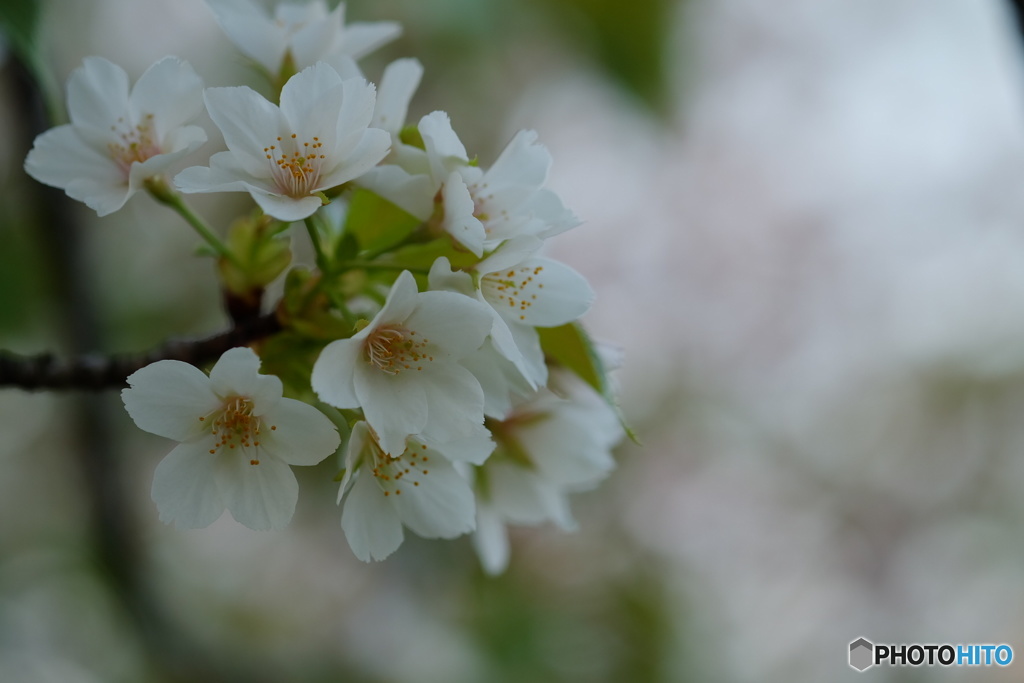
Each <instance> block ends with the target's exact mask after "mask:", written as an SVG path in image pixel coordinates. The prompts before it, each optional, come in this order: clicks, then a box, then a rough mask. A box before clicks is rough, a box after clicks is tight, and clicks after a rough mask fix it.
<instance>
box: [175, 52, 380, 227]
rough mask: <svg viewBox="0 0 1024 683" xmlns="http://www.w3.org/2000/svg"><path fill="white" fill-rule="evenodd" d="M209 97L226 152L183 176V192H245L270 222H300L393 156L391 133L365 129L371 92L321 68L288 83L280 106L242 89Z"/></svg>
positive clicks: (180, 177) (211, 92) (358, 82)
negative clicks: (327, 196) (331, 192)
mask: <svg viewBox="0 0 1024 683" xmlns="http://www.w3.org/2000/svg"><path fill="white" fill-rule="evenodd" d="M204 96H205V100H206V108H207V110H208V111H209V112H210V116H211V117H212V118H213V122H214V123H216V124H217V127H218V128H220V130H221V132H222V133H223V134H224V142H225V143H226V144H227V146H228V151H226V152H220V153H218V154H214V155H213V157H212V158H211V159H210V166H209V168H206V167H203V166H193V167H192V168H187V169H185V170H184V171H182V172H181V173H179V174H178V175H177V176H176V177H175V179H174V182H175V184H176V185H177V186H178V188H179V189H180V190H181V191H182V192H248V193H249V194H250V195H252V198H253V199H254V200H255V201H256V203H257V204H259V205H260V208H262V209H263V211H264V212H265V213H267V214H268V215H270V216H273V217H274V218H277V219H279V220H282V221H297V220H302V219H303V218H306V217H307V216H310V215H312V214H313V213H314V212H315V211H316V210H317V209H318V208H320V206H322V204H323V200H322V198H321V196H320V195H319V193H321V192H323V191H324V190H328V189H330V188H332V187H336V186H338V185H341V184H342V183H345V182H348V181H349V180H352V179H354V178H357V177H359V176H360V175H362V174H363V173H365V172H366V171H368V170H369V169H371V168H373V167H374V166H375V165H376V164H377V162H379V161H380V160H381V159H383V158H384V156H385V155H386V154H387V153H388V147H389V145H390V138H389V136H388V134H387V133H386V132H384V131H383V130H379V129H376V128H369V127H368V126H369V124H370V119H371V117H372V116H373V105H374V88H373V86H372V85H371V84H369V83H367V82H366V81H365V80H363V79H361V78H350V79H347V80H342V78H341V76H339V75H338V72H337V71H335V70H334V69H333V68H332V67H330V66H328V65H327V64H324V63H323V62H320V63H318V64H315V65H313V66H311V67H309V68H307V69H305V70H303V71H302V72H300V73H298V74H296V75H295V76H293V77H292V78H291V79H289V81H288V82H287V83H286V84H285V86H284V88H283V89H282V91H281V106H280V107H278V106H276V105H274V104H271V103H270V102H268V101H267V100H266V99H264V98H263V97H262V96H261V95H259V94H258V93H257V92H256V91H254V90H252V89H251V88H247V87H245V86H241V87H234V88H209V89H207V90H206V92H205V95H204Z"/></svg>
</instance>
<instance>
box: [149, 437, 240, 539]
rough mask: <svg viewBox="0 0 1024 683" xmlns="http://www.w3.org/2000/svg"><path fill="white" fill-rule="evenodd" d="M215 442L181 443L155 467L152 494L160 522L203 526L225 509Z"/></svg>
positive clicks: (205, 440) (209, 439)
mask: <svg viewBox="0 0 1024 683" xmlns="http://www.w3.org/2000/svg"><path fill="white" fill-rule="evenodd" d="M212 445H213V439H212V437H211V438H208V439H202V440H200V441H194V442H192V443H183V444H180V445H179V446H177V447H176V448H175V449H174V450H172V451H171V452H170V453H168V454H167V456H166V457H165V458H164V459H163V460H161V461H160V464H159V465H157V466H156V472H154V474H153V489H152V495H153V501H154V502H155V503H156V508H157V511H159V513H160V521H161V522H164V523H167V524H171V523H173V524H174V525H175V526H176V527H178V528H179V529H201V528H203V527H207V526H209V525H210V524H212V523H213V522H214V521H216V520H217V518H218V517H220V516H221V513H223V512H224V502H223V500H222V498H221V495H220V490H219V488H218V486H217V481H216V478H215V475H214V470H215V465H216V457H215V456H213V455H210V448H211V446H212Z"/></svg>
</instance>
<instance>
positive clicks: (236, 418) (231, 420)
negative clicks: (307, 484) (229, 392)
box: [199, 396, 277, 465]
mask: <svg viewBox="0 0 1024 683" xmlns="http://www.w3.org/2000/svg"><path fill="white" fill-rule="evenodd" d="M252 409H253V405H252V401H251V400H249V399H248V398H245V397H242V396H230V397H228V398H227V399H225V401H224V405H223V406H222V408H221V410H219V411H215V412H214V413H213V414H212V415H210V416H207V417H201V418H199V420H200V422H205V421H206V420H207V419H208V418H209V417H213V423H212V425H211V426H210V431H212V432H213V436H214V438H215V440H216V441H215V443H214V447H213V448H211V449H210V453H211V454H213V453H216V452H217V451H218V450H221V449H222V448H227V449H229V450H235V449H238V450H240V451H241V452H242V453H247V452H248V450H249V449H257V448H259V445H260V432H261V431H262V429H263V421H262V420H261V419H260V418H259V417H256V416H255V415H253V414H252ZM270 429H271V430H276V429H277V426H276V425H271V427H270ZM249 464H250V465H259V464H260V460H259V453H258V451H257V452H256V453H254V454H252V456H251V458H250V460H249Z"/></svg>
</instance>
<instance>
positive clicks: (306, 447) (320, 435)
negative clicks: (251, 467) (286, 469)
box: [260, 398, 341, 465]
mask: <svg viewBox="0 0 1024 683" xmlns="http://www.w3.org/2000/svg"><path fill="white" fill-rule="evenodd" d="M262 417H263V424H264V425H265V429H266V431H264V433H263V434H262V435H261V436H262V437H263V438H262V439H261V442H260V443H261V447H262V448H263V449H264V450H265V451H267V452H268V453H270V454H271V455H274V456H275V457H277V458H278V459H280V460H282V461H284V462H286V463H288V464H289V465H315V464H317V463H318V462H320V461H321V460H323V459H324V458H326V457H327V456H329V455H331V454H332V453H334V452H335V451H336V450H337V449H338V445H339V444H340V443H341V438H340V437H339V436H338V430H337V429H336V428H335V427H334V424H333V423H332V422H331V421H330V420H328V419H327V417H326V416H325V415H324V414H323V413H321V412H320V411H319V410H317V409H316V408H314V407H313V406H311V405H308V404H306V403H303V402H302V401H296V400H295V399H291V398H282V399H281V400H280V401H278V403H277V405H275V406H274V407H273V408H272V409H271V410H270V411H268V412H267V413H266V414H265V415H263V416H262ZM271 427H277V429H273V430H271Z"/></svg>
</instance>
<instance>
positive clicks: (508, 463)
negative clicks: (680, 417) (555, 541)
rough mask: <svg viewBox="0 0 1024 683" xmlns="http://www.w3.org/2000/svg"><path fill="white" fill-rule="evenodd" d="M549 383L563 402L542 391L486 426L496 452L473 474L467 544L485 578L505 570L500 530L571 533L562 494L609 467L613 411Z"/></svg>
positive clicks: (578, 387)
mask: <svg viewBox="0 0 1024 683" xmlns="http://www.w3.org/2000/svg"><path fill="white" fill-rule="evenodd" d="M557 384H558V385H559V386H558V388H559V390H560V391H562V392H563V393H565V394H566V396H567V398H561V397H559V396H556V395H555V394H553V393H551V392H549V391H542V392H541V393H540V394H538V395H537V396H536V397H535V398H534V399H532V400H530V401H528V402H525V403H522V404H521V405H519V406H517V407H516V409H515V410H514V411H513V412H512V414H511V415H509V416H508V418H507V419H505V420H504V421H501V422H494V423H491V422H488V425H489V426H490V427H491V430H492V432H493V434H494V438H495V440H496V441H497V442H498V447H497V450H495V452H494V455H493V456H492V457H491V458H490V459H488V461H487V462H486V463H484V465H483V467H481V468H479V469H478V470H477V477H476V488H477V492H478V497H477V529H476V533H475V534H474V537H473V542H474V545H475V547H476V550H477V554H478V555H479V556H480V560H481V563H482V564H483V565H484V568H485V569H486V570H487V571H488V572H490V573H498V572H501V571H504V569H505V567H506V565H507V564H508V535H507V532H506V529H505V525H506V524H522V525H529V526H533V525H538V524H541V523H543V522H545V521H552V522H554V523H555V524H556V525H557V526H558V527H559V528H561V529H563V530H566V531H571V530H573V529H574V528H575V526H576V523H575V521H574V520H573V518H572V514H571V513H570V511H569V499H568V496H569V494H570V493H573V492H577V491H585V490H589V489H592V488H594V487H595V486H597V484H599V483H600V482H601V481H602V480H603V479H604V478H605V477H606V476H607V475H608V473H609V472H610V471H611V470H612V469H613V468H614V467H615V461H614V460H613V459H612V455H611V451H612V448H614V446H615V445H616V444H617V443H618V442H619V441H620V440H621V439H622V436H623V430H622V427H621V425H620V423H619V420H618V417H617V416H616V415H615V412H614V411H613V410H612V409H611V408H610V407H609V406H608V404H607V403H605V401H604V399H603V398H601V397H600V396H598V395H597V393H596V392H594V391H593V390H592V389H591V388H590V387H589V386H586V385H584V384H583V383H582V382H581V381H580V380H579V379H578V378H576V377H571V376H569V375H567V374H560V375H559V376H558V382H557Z"/></svg>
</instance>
